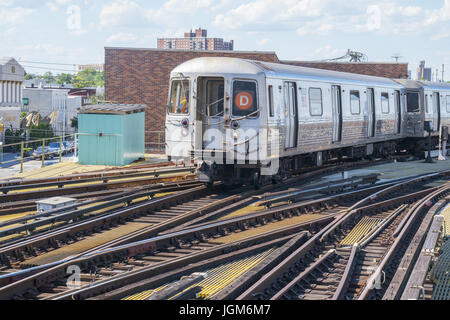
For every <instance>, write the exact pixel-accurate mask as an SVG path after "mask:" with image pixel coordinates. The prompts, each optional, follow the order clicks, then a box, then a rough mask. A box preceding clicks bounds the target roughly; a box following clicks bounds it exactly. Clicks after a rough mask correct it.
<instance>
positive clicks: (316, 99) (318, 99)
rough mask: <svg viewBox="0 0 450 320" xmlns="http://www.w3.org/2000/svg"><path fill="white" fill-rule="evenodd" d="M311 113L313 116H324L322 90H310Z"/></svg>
mask: <svg viewBox="0 0 450 320" xmlns="http://www.w3.org/2000/svg"><path fill="white" fill-rule="evenodd" d="M309 111H310V113H311V115H312V116H322V114H323V104H322V89H320V88H310V89H309Z"/></svg>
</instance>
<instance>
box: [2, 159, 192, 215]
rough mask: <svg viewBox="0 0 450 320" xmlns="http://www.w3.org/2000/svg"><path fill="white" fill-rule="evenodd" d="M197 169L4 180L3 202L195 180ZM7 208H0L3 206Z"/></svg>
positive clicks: (168, 169)
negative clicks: (80, 177)
mask: <svg viewBox="0 0 450 320" xmlns="http://www.w3.org/2000/svg"><path fill="white" fill-rule="evenodd" d="M194 171H195V168H193V167H188V168H184V167H182V168H163V169H152V170H144V169H142V170H141V171H139V172H137V173H136V172H133V173H131V174H130V173H126V174H121V175H114V176H108V175H106V176H101V175H100V176H98V177H94V178H82V179H77V178H74V179H69V180H64V179H59V178H55V179H53V180H50V181H47V180H43V181H36V180H34V181H21V182H17V183H16V182H10V183H4V184H3V186H1V187H0V203H2V204H6V206H9V207H10V206H11V205H8V204H7V203H9V202H19V201H25V200H27V201H29V200H30V199H42V198H45V197H54V196H65V195H71V194H77V193H86V192H98V191H104V190H113V189H123V188H131V187H139V186H145V185H150V184H156V183H164V182H172V181H183V180H187V179H194V178H195V175H194V174H193V173H194ZM2 208H4V207H0V209H2Z"/></svg>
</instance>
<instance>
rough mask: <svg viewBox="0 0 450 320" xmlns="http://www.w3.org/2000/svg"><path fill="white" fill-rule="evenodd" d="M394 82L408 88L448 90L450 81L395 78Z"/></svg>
mask: <svg viewBox="0 0 450 320" xmlns="http://www.w3.org/2000/svg"><path fill="white" fill-rule="evenodd" d="M395 81H396V82H398V83H399V84H401V85H403V86H405V87H406V88H408V89H422V88H423V89H425V90H449V91H450V83H446V82H431V81H423V80H421V81H416V80H407V79H395Z"/></svg>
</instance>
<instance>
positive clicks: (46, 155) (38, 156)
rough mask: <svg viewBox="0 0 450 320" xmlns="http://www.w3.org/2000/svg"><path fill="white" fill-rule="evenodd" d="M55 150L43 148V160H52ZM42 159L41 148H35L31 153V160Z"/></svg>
mask: <svg viewBox="0 0 450 320" xmlns="http://www.w3.org/2000/svg"><path fill="white" fill-rule="evenodd" d="M58 152H59V151H58ZM55 155H56V154H55V150H54V149H51V148H50V147H45V148H44V159H46V160H52V159H53V158H54V157H55ZM41 158H42V147H39V148H37V149H36V150H34V152H33V159H35V160H37V159H41Z"/></svg>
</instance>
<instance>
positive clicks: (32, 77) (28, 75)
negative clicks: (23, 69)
mask: <svg viewBox="0 0 450 320" xmlns="http://www.w3.org/2000/svg"><path fill="white" fill-rule="evenodd" d="M34 78H35V75H33V74H31V73H26V74H25V80H31V79H34Z"/></svg>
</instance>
